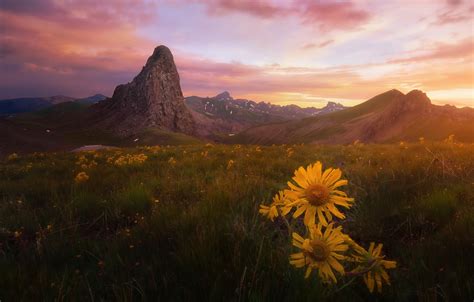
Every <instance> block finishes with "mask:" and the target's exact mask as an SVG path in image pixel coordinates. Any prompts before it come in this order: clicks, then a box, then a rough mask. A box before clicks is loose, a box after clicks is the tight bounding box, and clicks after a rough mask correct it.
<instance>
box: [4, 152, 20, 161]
mask: <svg viewBox="0 0 474 302" xmlns="http://www.w3.org/2000/svg"><path fill="white" fill-rule="evenodd" d="M17 158H18V154H16V153H12V154H10V155H8V158H7V159H8V160H15V159H17Z"/></svg>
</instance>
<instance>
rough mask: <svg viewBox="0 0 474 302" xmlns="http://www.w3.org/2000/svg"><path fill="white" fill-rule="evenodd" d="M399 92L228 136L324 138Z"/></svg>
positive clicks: (259, 140)
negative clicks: (317, 114) (320, 114)
mask: <svg viewBox="0 0 474 302" xmlns="http://www.w3.org/2000/svg"><path fill="white" fill-rule="evenodd" d="M400 94H401V92H399V91H397V90H390V91H387V92H385V93H382V94H380V95H377V96H375V97H373V98H371V99H369V100H368V101H366V102H364V103H362V104H359V105H357V106H354V107H351V108H347V109H345V110H341V111H337V112H333V113H329V114H326V115H323V116H315V117H308V118H305V119H301V120H297V121H289V122H283V123H275V124H271V125H263V126H260V127H255V128H251V129H248V130H246V131H243V132H242V133H240V134H238V135H236V136H235V137H233V138H231V142H233V143H238V142H240V143H264V144H272V143H284V142H287V143H310V142H312V141H315V140H324V139H328V138H330V137H334V136H337V134H339V133H343V132H344V131H345V128H344V126H343V124H344V123H345V122H348V121H350V120H356V119H358V118H361V117H364V116H366V115H368V114H371V113H377V112H379V111H381V110H383V109H384V108H386V106H388V105H390V104H391V103H392V102H393V101H394V97H395V96H398V95H400ZM313 128H314V129H313ZM261 129H262V130H263V131H262V134H259V132H260V131H259V130H261Z"/></svg>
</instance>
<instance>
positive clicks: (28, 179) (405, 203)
mask: <svg viewBox="0 0 474 302" xmlns="http://www.w3.org/2000/svg"><path fill="white" fill-rule="evenodd" d="M289 147H291V148H292V149H293V150H294V153H293V154H292V155H291V157H288V151H287V149H288V148H289ZM260 149H261V151H259V150H257V148H256V147H255V146H238V145H233V146H232V145H229V146H221V145H216V146H211V145H187V146H170V147H151V148H130V149H118V150H108V151H107V150H104V151H98V152H85V153H81V154H75V153H56V154H41V153H37V154H31V155H25V156H20V157H19V158H17V159H12V160H5V161H3V162H2V163H1V165H0V271H1V272H2V273H1V274H0V299H1V300H4V301H11V300H16V301H30V300H39V299H41V300H45V301H50V300H59V301H63V300H66V301H85V300H93V301H100V300H119V301H132V300H133V301H140V300H170V301H189V300H211V301H222V300H225V301H227V300H232V301H310V300H311V301H314V300H332V301H334V300H335V301H347V300H350V301H367V300H377V301H435V300H439V301H444V300H446V301H468V300H470V299H472V297H473V296H474V287H473V285H472V284H474V274H473V273H472V270H470V269H469V268H472V267H474V258H473V257H472V248H473V244H474V242H473V239H472V238H474V190H473V184H474V145H458V144H447V143H446V144H408V145H407V149H405V147H400V146H398V145H365V146H305V145H295V146H272V147H260ZM142 153H143V154H145V155H146V156H147V157H148V158H147V160H146V161H145V162H144V163H141V164H140V163H139V162H137V163H131V164H129V165H122V166H117V165H115V164H113V160H114V159H116V158H117V157H119V156H121V155H125V154H135V155H136V154H142ZM81 155H84V156H85V157H86V158H87V161H89V162H91V161H95V162H96V163H97V165H90V167H89V168H85V169H84V168H81V167H80V166H79V164H77V162H78V158H79V157H80V156H81ZM109 158H111V160H109ZM170 158H173V159H174V161H173V160H170ZM231 159H232V160H233V161H234V162H235V163H234V165H233V166H232V167H231V168H230V169H227V164H228V162H229V160H231ZM316 160H320V161H322V162H323V164H324V165H325V166H333V167H339V168H341V169H342V170H343V172H344V176H343V177H344V178H346V179H348V180H349V186H347V187H346V191H347V192H348V194H349V195H350V196H352V197H355V198H356V205H355V206H354V207H353V208H351V209H350V210H348V211H346V214H347V216H348V218H347V219H346V220H344V221H343V226H344V229H345V231H346V232H347V233H348V234H350V235H351V236H352V237H353V238H354V239H356V240H357V241H358V242H360V243H362V244H363V245H364V246H368V244H369V243H370V242H371V241H375V242H382V243H384V251H385V253H386V254H387V255H388V257H389V258H390V259H394V260H396V261H397V262H398V268H397V269H396V270H392V271H391V272H390V273H391V278H392V286H391V287H385V288H384V292H383V293H382V294H374V295H371V294H369V293H368V290H367V289H366V288H365V285H364V284H363V282H361V280H359V279H357V280H355V281H354V282H352V283H349V284H348V285H347V283H348V282H350V279H343V280H341V281H340V282H339V283H338V284H337V285H336V286H333V287H330V286H324V285H322V284H321V283H320V282H319V280H318V278H317V277H316V276H315V275H314V276H312V277H311V278H309V279H304V271H302V270H297V269H294V268H293V267H291V266H290V265H289V263H288V256H289V254H290V253H291V252H293V251H294V250H293V249H292V248H291V247H290V246H289V244H288V243H289V241H288V236H287V234H288V233H287V229H286V228H285V224H284V223H283V222H282V221H281V220H278V219H277V220H276V221H275V222H274V223H272V222H270V221H268V220H266V219H264V218H263V217H261V216H260V215H259V214H258V206H259V204H260V203H262V202H264V203H269V202H270V200H271V198H272V196H273V195H274V194H275V193H276V192H277V191H278V190H280V189H282V188H285V186H286V182H287V181H288V180H289V179H290V178H291V176H292V174H293V171H294V170H295V169H296V168H298V167H299V166H301V165H307V164H309V163H313V162H315V161H316ZM81 171H85V172H86V173H87V175H88V176H89V179H88V180H87V181H84V182H81V183H76V182H75V181H74V178H75V176H76V175H77V173H79V172H81ZM346 285H347V286H346ZM342 287H344V288H342ZM341 288H342V289H341ZM39 297H41V298H39Z"/></svg>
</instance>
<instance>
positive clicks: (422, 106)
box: [396, 90, 431, 113]
mask: <svg viewBox="0 0 474 302" xmlns="http://www.w3.org/2000/svg"><path fill="white" fill-rule="evenodd" d="M396 106H397V107H398V109H399V111H418V112H420V113H421V112H425V111H428V110H429V109H430V107H431V101H430V99H429V98H428V96H427V95H426V93H424V92H423V91H420V90H412V91H410V92H409V93H407V94H406V95H405V96H403V97H401V98H399V100H398V102H397V104H396Z"/></svg>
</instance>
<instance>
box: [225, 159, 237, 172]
mask: <svg viewBox="0 0 474 302" xmlns="http://www.w3.org/2000/svg"><path fill="white" fill-rule="evenodd" d="M234 163H235V162H234V161H233V160H232V159H231V160H229V162H228V163H227V170H230V169H231V168H232V166H233V165H234Z"/></svg>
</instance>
